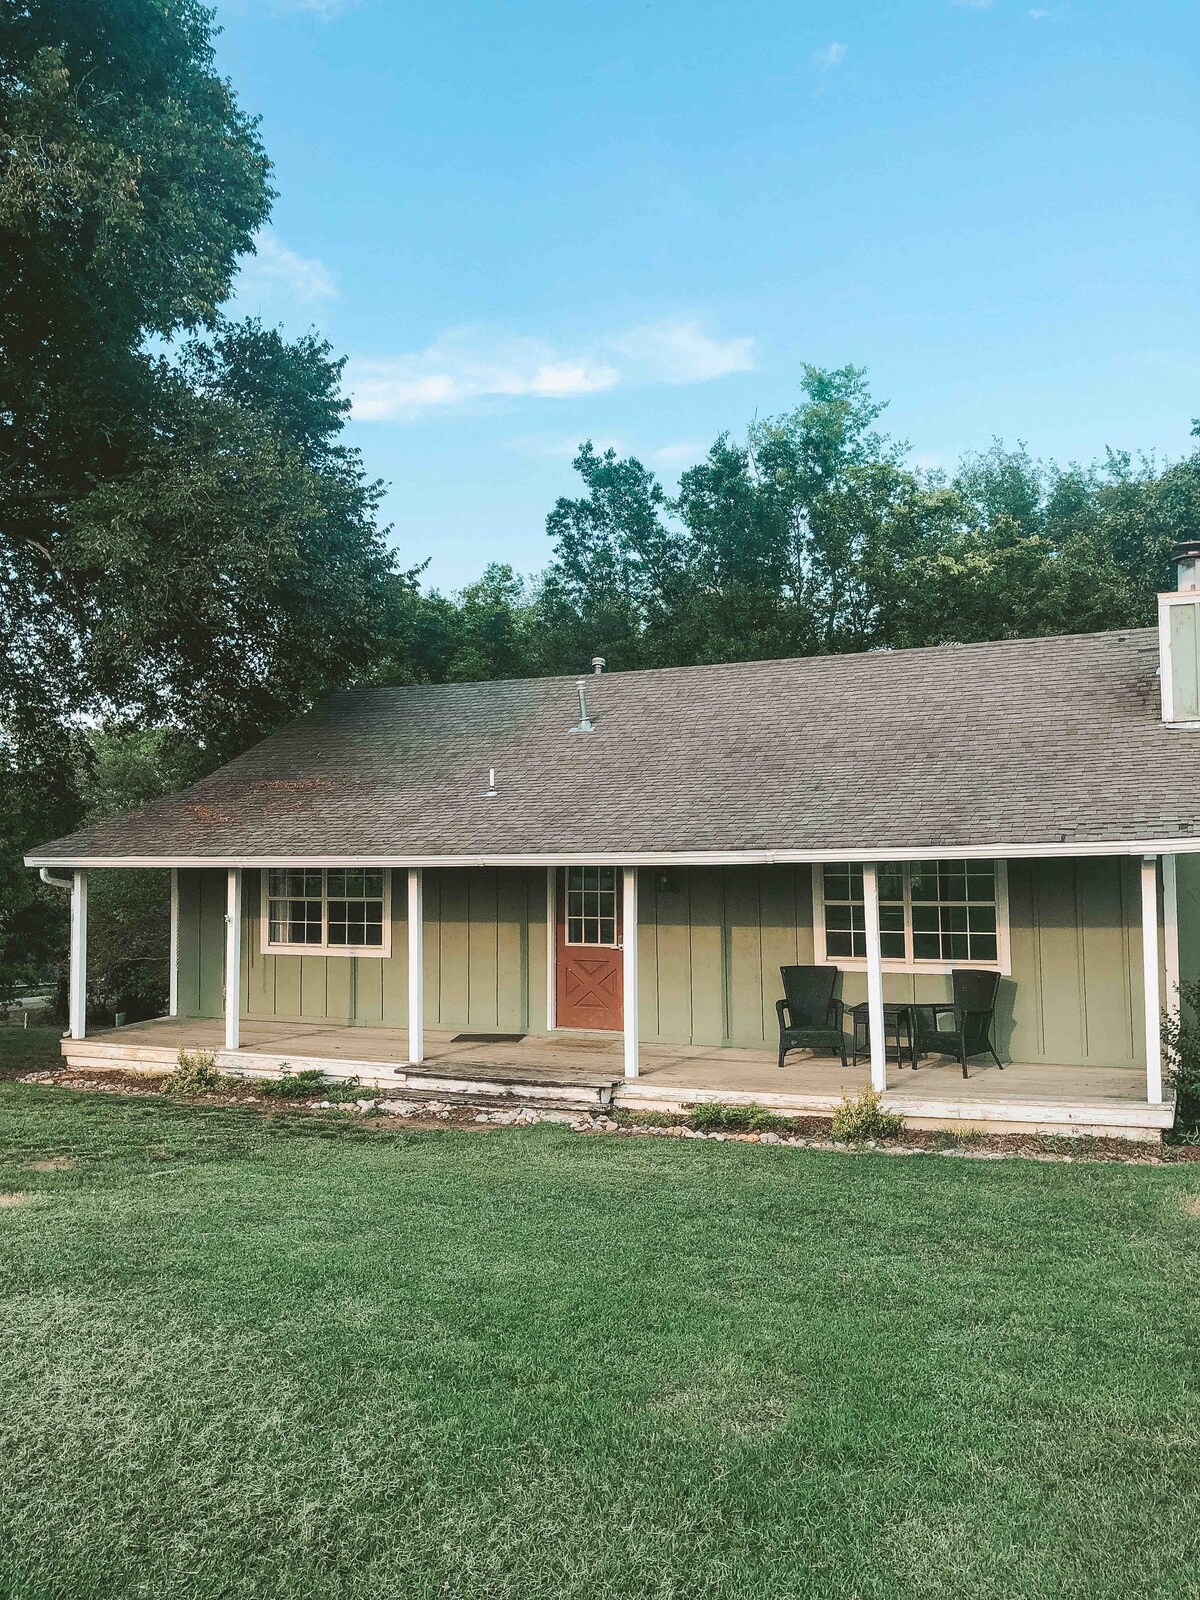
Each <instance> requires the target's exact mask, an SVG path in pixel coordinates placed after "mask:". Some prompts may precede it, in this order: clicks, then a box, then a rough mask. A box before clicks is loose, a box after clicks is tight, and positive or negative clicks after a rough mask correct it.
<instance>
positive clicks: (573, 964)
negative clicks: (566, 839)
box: [556, 867, 622, 1030]
mask: <svg viewBox="0 0 1200 1600" xmlns="http://www.w3.org/2000/svg"><path fill="white" fill-rule="evenodd" d="M556 898H557V900H558V960H557V962H556V971H557V975H558V983H557V1022H558V1026H559V1027H560V1028H612V1029H617V1030H619V1029H620V1027H621V1022H622V1016H621V960H622V956H621V903H620V895H619V892H618V885H617V869H616V868H615V867H565V868H564V869H563V870H562V871H561V872H560V873H559V875H558V894H557V896H556Z"/></svg>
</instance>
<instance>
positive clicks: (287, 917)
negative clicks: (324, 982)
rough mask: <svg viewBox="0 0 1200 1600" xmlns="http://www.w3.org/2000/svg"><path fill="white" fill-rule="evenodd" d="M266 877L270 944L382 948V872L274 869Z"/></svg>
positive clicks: (280, 946) (315, 948) (275, 946)
mask: <svg viewBox="0 0 1200 1600" xmlns="http://www.w3.org/2000/svg"><path fill="white" fill-rule="evenodd" d="M266 879H267V881H266V890H267V928H266V934H267V937H266V945H265V948H266V949H268V950H270V949H288V948H291V949H296V948H300V949H304V950H312V951H314V952H317V951H321V950H335V951H344V952H347V953H349V952H353V951H355V950H367V951H372V952H373V951H379V952H380V953H381V954H382V953H383V950H384V948H385V945H386V938H385V923H386V918H385V914H384V913H385V908H386V894H385V888H386V885H385V874H384V873H383V872H382V871H380V870H378V869H375V870H372V869H371V868H364V867H355V868H350V869H347V870H335V869H332V868H328V869H326V868H320V869H316V868H314V869H307V870H296V869H292V868H284V869H277V868H270V869H269V870H268V872H267V875H266Z"/></svg>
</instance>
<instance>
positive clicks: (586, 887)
mask: <svg viewBox="0 0 1200 1600" xmlns="http://www.w3.org/2000/svg"><path fill="white" fill-rule="evenodd" d="M566 882H567V904H566V924H567V943H568V944H594V945H609V946H613V945H615V944H616V942H617V869H616V868H615V867H568V868H567V873H566Z"/></svg>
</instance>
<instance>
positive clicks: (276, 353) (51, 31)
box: [0, 0, 414, 981]
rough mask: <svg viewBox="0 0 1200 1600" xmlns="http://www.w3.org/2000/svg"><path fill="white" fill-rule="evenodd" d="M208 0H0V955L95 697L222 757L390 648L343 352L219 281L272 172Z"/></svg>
mask: <svg viewBox="0 0 1200 1600" xmlns="http://www.w3.org/2000/svg"><path fill="white" fill-rule="evenodd" d="M212 33H213V22H212V13H211V12H210V11H209V10H208V9H207V8H205V7H204V6H202V5H199V4H197V3H196V0H38V3H36V4H16V3H13V0H0V251H2V254H3V270H2V271H0V834H2V836H3V849H2V851H0V854H2V855H3V860H2V861H0V981H3V978H4V976H5V974H6V973H7V975H8V976H10V977H11V976H14V975H16V974H18V973H19V972H22V971H25V970H28V969H30V968H31V967H36V966H37V964H38V963H39V962H40V961H42V959H43V956H42V952H43V949H44V947H45V945H46V944H47V940H48V939H50V938H51V937H52V934H53V925H54V921H55V918H56V916H58V917H60V916H61V911H60V908H58V907H56V906H55V905H54V904H53V902H52V897H49V896H46V895H44V894H41V893H40V891H38V890H36V888H32V887H31V886H30V883H29V878H28V874H25V873H24V872H23V870H22V869H20V867H19V857H20V852H21V850H22V849H23V848H25V847H27V846H28V845H29V844H31V843H33V842H36V841H37V840H39V839H44V838H46V837H48V836H49V835H52V834H54V833H56V832H61V831H64V830H65V829H66V828H67V827H69V826H71V825H72V824H73V823H75V822H76V821H78V820H80V818H82V816H83V815H84V814H85V813H86V811H87V810H88V808H89V803H90V801H91V800H92V794H91V785H90V778H89V769H90V765H91V764H92V762H93V761H94V759H95V753H96V746H95V743H94V741H92V740H90V739H89V738H87V737H84V735H83V731H82V730H83V729H85V728H87V727H91V726H94V725H95V723H96V721H97V720H98V719H99V720H108V721H113V722H115V723H116V725H118V726H122V727H126V728H137V727H138V726H142V727H150V726H153V725H166V726H169V727H173V728H176V729H179V730H183V731H184V732H186V733H187V734H188V735H189V736H190V737H191V738H192V739H193V741H194V742H195V743H196V744H197V745H198V746H200V747H201V748H202V750H203V760H205V761H207V762H209V763H211V762H214V761H216V760H218V759H220V758H222V757H223V756H225V755H226V754H228V753H230V752H231V751H232V750H233V749H235V748H237V747H238V746H240V745H241V744H244V743H245V742H246V741H247V740H249V739H251V738H253V737H255V736H257V735H258V734H260V733H262V732H263V731H265V730H266V729H268V728H270V727H271V726H272V725H274V724H275V723H277V722H278V721H279V720H280V719H281V718H282V717H283V716H285V715H288V714H290V713H292V712H293V711H295V710H297V709H299V708H301V707H303V706H304V705H305V704H307V703H308V702H309V701H310V700H311V699H312V698H314V697H315V696H316V695H318V694H320V693H322V692H324V691H325V690H326V689H328V688H329V687H331V686H333V685H336V684H339V683H342V682H345V681H347V680H348V679H350V678H352V677H355V676H358V675H363V674H366V673H369V672H372V671H374V670H376V667H377V661H378V657H379V655H380V653H381V650H382V647H383V645H384V643H385V642H386V641H387V640H388V639H390V638H391V637H393V636H394V635H395V634H396V633H397V618H398V617H399V616H400V615H401V614H402V613H403V612H404V610H405V608H406V607H411V605H412V604H413V587H414V586H413V583H412V580H411V578H410V577H407V576H406V575H403V574H400V573H397V572H396V571H395V570H394V567H393V563H392V560H391V558H390V556H389V555H388V552H387V550H386V548H385V545H384V541H383V536H382V535H381V533H380V531H379V530H378V528H377V525H376V510H377V504H378V498H379V486H378V485H376V484H373V483H371V482H370V481H368V479H367V478H366V476H365V474H364V472H363V470H362V464H361V461H360V459H359V457H358V454H357V452H355V451H353V450H351V449H349V448H348V447H347V446H346V445H345V443H344V442H343V440H342V439H341V437H340V435H341V430H342V427H343V424H344V421H345V414H346V411H347V409H348V407H347V402H346V400H345V398H344V396H343V395H342V393H341V387H340V379H341V368H342V363H341V362H340V361H339V360H337V359H336V358H335V357H334V356H333V355H332V353H331V352H330V350H329V347H328V346H327V345H326V344H325V343H324V342H322V341H321V340H320V339H319V338H317V337H316V336H315V335H310V336H308V337H305V338H302V339H299V340H296V341H288V340H285V339H284V338H283V337H282V336H281V335H280V334H279V333H278V332H276V331H273V330H270V329H264V328H262V327H261V326H259V325H258V324H257V323H255V322H248V323H243V324H230V323H227V322H225V321H224V320H222V318H221V315H220V310H219V308H220V306H221V304H222V302H223V301H224V300H225V298H226V297H227V296H228V293H229V290H230V286H231V283H232V280H233V274H234V272H235V271H236V267H237V262H238V258H239V256H241V255H243V254H244V253H245V252H247V251H248V250H251V249H252V248H253V235H254V232H255V230H256V229H257V228H258V227H259V226H260V225H261V224H262V222H263V221H264V220H265V218H266V216H267V214H268V212H269V208H270V203H271V199H272V192H271V189H270V186H269V181H268V177H269V166H268V162H267V159H266V156H265V154H264V152H263V149H262V146H261V144H260V142H259V138H258V134H257V130H256V127H255V124H254V121H253V119H251V118H249V117H248V116H246V114H245V113H244V112H242V111H241V110H240V108H239V107H238V105H237V102H236V99H235V97H234V95H233V92H232V90H231V89H230V87H229V85H228V84H227V83H226V82H224V80H222V79H221V78H220V77H219V76H218V75H217V74H216V72H215V71H214V66H213V52H212Z"/></svg>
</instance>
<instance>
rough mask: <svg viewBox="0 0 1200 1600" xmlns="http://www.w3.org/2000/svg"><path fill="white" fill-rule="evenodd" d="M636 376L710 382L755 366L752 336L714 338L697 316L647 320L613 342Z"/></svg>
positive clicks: (684, 381) (657, 381)
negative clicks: (662, 320)
mask: <svg viewBox="0 0 1200 1600" xmlns="http://www.w3.org/2000/svg"><path fill="white" fill-rule="evenodd" d="M612 347H613V349H614V350H615V351H616V352H617V354H618V356H621V357H624V358H625V360H626V361H628V362H631V363H632V364H633V368H634V375H635V376H637V375H640V376H642V377H643V378H649V379H650V380H651V381H653V382H656V383H707V382H708V381H709V379H711V378H724V377H726V376H727V375H728V374H729V373H731V372H749V371H750V369H751V368H752V367H753V366H754V361H753V358H752V355H751V351H752V349H753V340H751V339H714V338H712V337H711V336H710V335H709V334H707V333H705V331H704V329H703V328H702V327H701V326H700V324H699V322H697V321H695V319H687V318H675V319H671V320H668V321H666V322H647V323H643V324H642V326H641V327H638V328H631V329H630V330H629V332H628V333H625V334H622V335H620V337H619V338H616V339H614V340H613V341H612Z"/></svg>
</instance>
